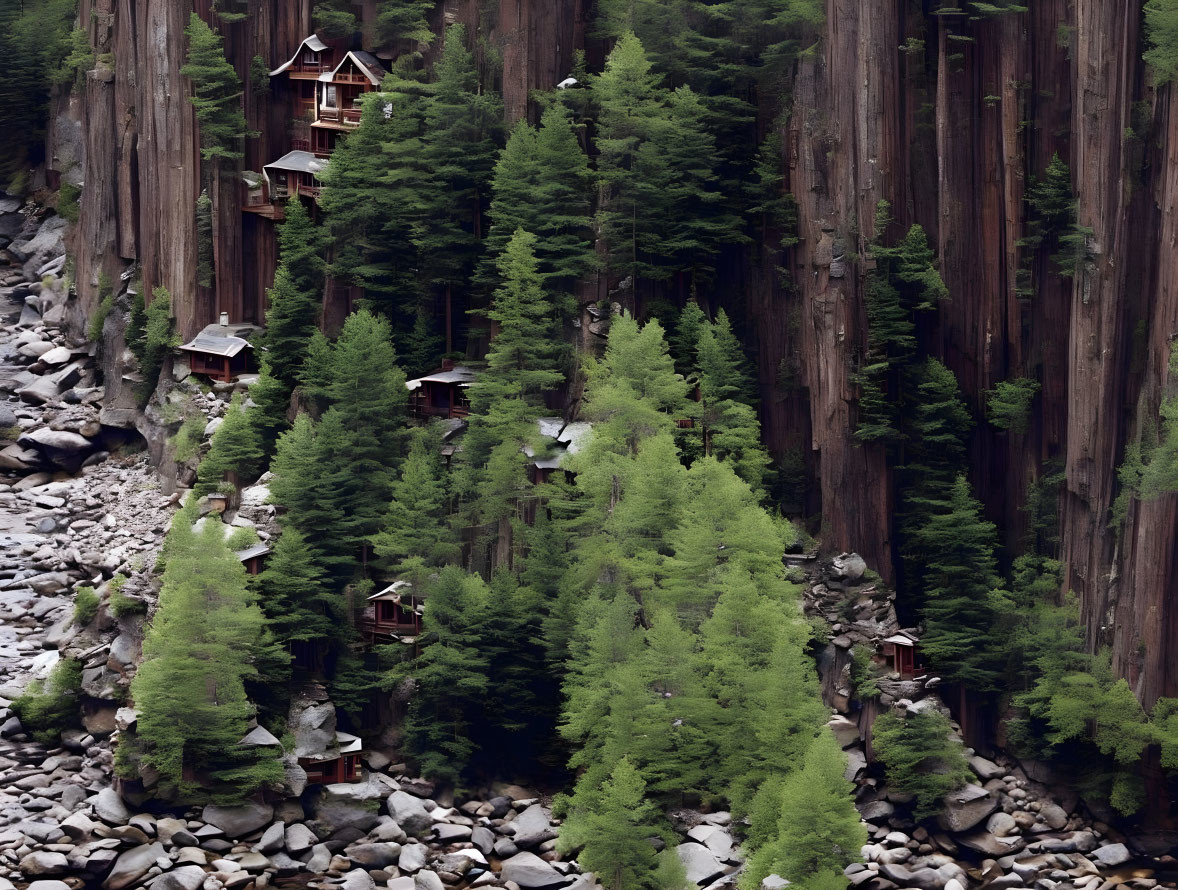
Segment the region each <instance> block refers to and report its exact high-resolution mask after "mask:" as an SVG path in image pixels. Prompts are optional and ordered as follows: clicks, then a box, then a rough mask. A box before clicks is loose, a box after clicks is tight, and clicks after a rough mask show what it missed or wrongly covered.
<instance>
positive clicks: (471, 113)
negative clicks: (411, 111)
mask: <svg viewBox="0 0 1178 890" xmlns="http://www.w3.org/2000/svg"><path fill="white" fill-rule="evenodd" d="M434 75H435V76H436V78H437V81H436V83H435V84H434V85H433V95H432V97H431V99H430V102H429V103H428V106H427V108H426V111H425V116H424V129H423V131H422V135H421V160H422V164H423V166H424V167H425V169H426V170H428V171H429V173H430V180H429V181H428V183H427V184H419V183H415V186H416V187H418V189H419V191H418V193H417V195H416V196H415V197H416V203H417V205H418V213H419V214H420V224H419V227H418V229H417V231H416V234H415V236H414V244H415V245H416V247H417V249H418V251H419V254H420V257H421V263H422V271H423V275H424V277H425V280H426V282H427V283H428V284H429V285H431V286H432V287H435V288H437V289H438V291H439V292H441V293H443V294H444V298H445V300H446V305H447V307H448V308H447V318H450V316H451V314H452V310H451V309H450V308H449V307H450V305H451V303H452V301H453V291H454V289H455V288H461V287H464V286H465V285H466V283H467V280H468V279H469V278H470V275H471V272H472V271H473V269H474V266H475V263H476V262H477V260H478V256H479V253H480V251H481V249H482V241H481V239H482V233H483V214H484V212H485V207H484V203H485V201H486V199H487V197H488V196H489V192H490V183H491V176H492V173H493V170H494V167H495V157H496V155H497V153H498V149H497V147H496V145H495V137H496V136H497V133H498V128H499V121H500V119H501V116H502V106H501V104H500V102H499V99H498V97H497V96H496V95H495V94H494V93H489V92H483V91H481V90H480V88H479V82H478V73H477V71H476V70H475V66H474V56H472V55H471V53H470V52H469V51H468V50H467V48H466V29H465V28H464V27H463V26H462V25H451V26H450V27H449V28H447V30H446V36H445V43H444V45H443V47H442V54H441V57H440V58H439V60H438V63H437V65H436V66H435V68H434ZM445 336H446V351H447V352H450V351H451V349H452V342H453V331H451V330H449V329H447V330H446V332H445Z"/></svg>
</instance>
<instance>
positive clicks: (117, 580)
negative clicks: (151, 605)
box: [106, 575, 147, 618]
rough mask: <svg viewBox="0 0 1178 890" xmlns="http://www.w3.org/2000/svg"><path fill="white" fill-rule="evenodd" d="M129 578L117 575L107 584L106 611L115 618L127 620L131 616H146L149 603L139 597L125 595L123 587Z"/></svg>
mask: <svg viewBox="0 0 1178 890" xmlns="http://www.w3.org/2000/svg"><path fill="white" fill-rule="evenodd" d="M126 582H127V578H126V576H124V575H115V576H114V577H113V578H111V579H110V582H109V583H108V584H107V587H106V590H107V602H106V609H107V611H108V612H110V614H111V615H112V616H113V617H115V618H126V617H128V616H131V615H146V614H147V603H146V602H145V601H144V600H141V599H139V597H135V596H128V595H127V594H125V593H123V585H124V584H126Z"/></svg>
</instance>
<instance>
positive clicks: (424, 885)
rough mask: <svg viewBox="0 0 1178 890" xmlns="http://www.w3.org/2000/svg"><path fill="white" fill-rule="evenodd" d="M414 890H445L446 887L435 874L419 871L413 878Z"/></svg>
mask: <svg viewBox="0 0 1178 890" xmlns="http://www.w3.org/2000/svg"><path fill="white" fill-rule="evenodd" d="M413 890H444V887H443V885H442V879H441V878H439V877H438V876H437V875H436V874H435V873H434V872H432V871H419V872H418V873H417V874H415V875H414V876H413Z"/></svg>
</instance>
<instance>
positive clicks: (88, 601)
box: [74, 587, 98, 627]
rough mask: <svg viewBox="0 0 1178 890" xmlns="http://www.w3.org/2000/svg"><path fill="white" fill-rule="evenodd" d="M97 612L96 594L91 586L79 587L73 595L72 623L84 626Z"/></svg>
mask: <svg viewBox="0 0 1178 890" xmlns="http://www.w3.org/2000/svg"><path fill="white" fill-rule="evenodd" d="M97 614H98V594H97V593H95V592H94V588H93V587H79V588H78V593H77V595H76V596H75V597H74V624H76V625H78V626H79V627H85V626H86V625H87V624H89V623H90V622H91V621H93V620H94V616H95V615H97Z"/></svg>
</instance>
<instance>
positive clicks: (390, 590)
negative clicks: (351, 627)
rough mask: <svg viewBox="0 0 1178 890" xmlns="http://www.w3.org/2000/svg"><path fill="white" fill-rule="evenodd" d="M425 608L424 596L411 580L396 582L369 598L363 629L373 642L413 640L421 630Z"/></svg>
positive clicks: (361, 627) (361, 619) (362, 617)
mask: <svg viewBox="0 0 1178 890" xmlns="http://www.w3.org/2000/svg"><path fill="white" fill-rule="evenodd" d="M424 611H425V599H424V597H422V596H420V595H418V594H415V593H414V592H413V586H412V585H411V584H410V583H409V582H408V581H394V582H393V583H392V584H390V585H389V586H388V587H386V588H385V589H384V590H381V591H379V592H377V593H374V594H373V595H372V596H370V597H368V603H367V606H366V607H365V609H364V614H363V616H361V618H360V629H361V631H362V632H363V633H364V637H365V639H367V640H368V642H369V643H378V642H390V641H396V640H400V641H401V642H413V638H416V637H417V636H418V635H419V634H420V633H421V619H422V614H423V613H424ZM406 637H408V638H410V639H405V638H406Z"/></svg>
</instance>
